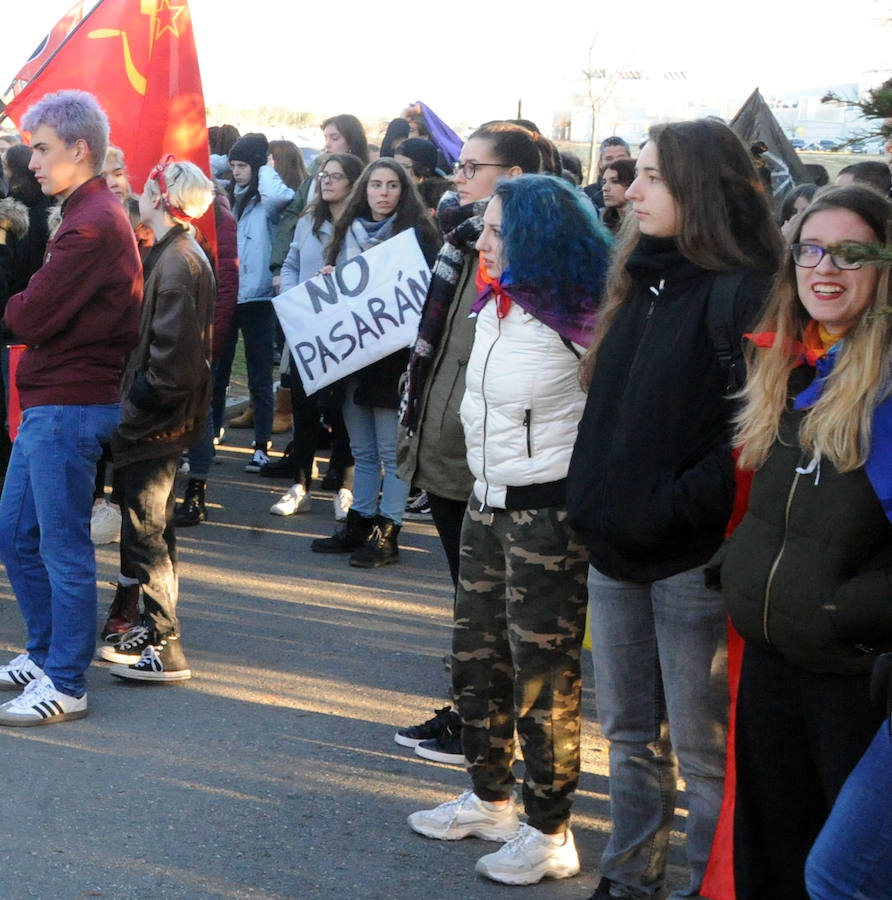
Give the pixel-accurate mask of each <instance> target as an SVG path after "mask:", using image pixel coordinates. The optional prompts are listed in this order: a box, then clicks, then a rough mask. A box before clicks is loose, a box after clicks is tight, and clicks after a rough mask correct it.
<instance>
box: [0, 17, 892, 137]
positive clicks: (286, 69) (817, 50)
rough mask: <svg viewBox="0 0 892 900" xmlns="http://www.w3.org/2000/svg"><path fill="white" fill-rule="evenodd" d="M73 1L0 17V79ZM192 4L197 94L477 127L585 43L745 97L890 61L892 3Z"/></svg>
mask: <svg viewBox="0 0 892 900" xmlns="http://www.w3.org/2000/svg"><path fill="white" fill-rule="evenodd" d="M170 2H171V3H176V2H177V0H170ZM70 5H71V0H39V2H33V3H17V4H16V5H15V11H14V12H13V11H9V12H8V13H7V15H6V16H5V17H4V26H3V50H4V52H3V56H2V66H3V67H4V68H7V67H8V69H9V71H2V72H0V78H2V80H3V84H4V87H5V85H6V84H8V82H9V79H10V78H11V77H12V75H13V74H14V73H15V71H16V70H17V69H18V67H19V65H21V63H22V62H24V60H25V59H26V58H27V56H28V55H29V54H30V52H31V50H33V48H34V46H35V45H36V44H37V43H38V41H39V40H40V38H41V37H42V36H43V35H44V34H45V33H46V32H47V31H48V30H49V28H50V27H51V26H52V25H53V24H54V23H55V21H56V20H57V19H58V18H59V17H60V16H61V15H62V14H63V13H64V12H65V11H66V10H67V9H68V7H69V6H70ZM189 7H190V10H191V12H192V18H193V23H194V27H195V35H196V43H197V46H198V55H199V62H200V65H201V70H202V78H203V82H204V88H205V97H206V99H207V102H208V103H215V102H229V103H233V104H236V105H254V104H257V105H260V104H262V103H266V104H272V105H277V104H283V105H288V106H291V107H293V108H296V109H301V110H312V111H318V112H324V113H327V114H333V113H339V112H353V113H356V114H357V115H361V116H371V115H381V116H387V117H390V116H395V115H398V114H399V112H400V110H401V109H402V108H403V107H404V106H405V105H406V104H407V103H408V102H409V101H412V100H417V99H420V100H424V101H425V102H426V103H427V104H428V105H429V106H431V107H432V108H433V109H434V110H435V111H436V112H438V113H439V114H440V115H441V116H442V117H443V118H444V119H447V120H449V121H451V122H455V123H458V122H466V123H468V124H476V123H478V122H480V121H482V120H485V119H490V118H496V117H499V116H511V115H514V114H515V110H516V105H517V100H518V98H523V101H524V114H525V115H528V116H529V117H531V118H536V115H537V114H538V115H539V116H540V117H543V118H544V117H545V115H546V112H547V111H548V110H550V109H551V108H553V107H555V106H558V107H559V106H563V105H564V104H565V102H566V99H567V97H568V95H569V94H570V93H571V92H572V90H573V87H574V85H578V84H579V73H580V72H581V70H582V69H583V68H585V67H586V66H587V58H588V46H589V44H590V43H591V42H592V41H593V40H594V41H595V48H596V52H595V63H596V64H597V65H598V66H605V67H608V68H610V67H618V66H628V67H631V68H638V69H647V70H651V71H653V70H656V71H660V72H661V71H685V72H687V74H688V78H687V82H680V83H679V90H687V91H689V92H691V93H692V94H693V95H694V96H692V97H691V99H692V100H694V101H696V100H697V99H698V97H697V96H696V94H697V92H698V91H702V92H703V96H704V97H705V96H706V95H707V93H708V92H712V95H713V96H714V95H715V93H717V92H719V93H723V94H725V95H729V94H730V95H734V94H739V96H740V100H741V102H742V101H743V100H744V99H745V98H746V96H747V95H748V94H749V93H750V92H751V91H752V89H753V88H754V87H756V86H758V87H760V88H761V89H762V91H763V94H766V95H768V96H771V95H772V94H774V93H777V92H781V91H785V90H791V89H796V88H806V87H815V86H818V87H821V86H823V85H828V86H829V85H833V84H839V83H842V82H860V83H861V84H862V85H866V86H871V85H874V84H879V83H880V82H881V81H882V80H883V79H884V78H885V77H888V75H889V74H890V72H889V66H890V63H892V51H890V50H889V47H890V46H892V26H890V25H888V24H885V25H884V24H883V22H884V20H886V21H888V20H889V18H890V17H892V12H890V4H889V2H888V0H847V2H839V0H834V2H832V3H831V2H829V0H814V2H810V3H803V2H795V3H794V2H785V0H775V2H774V3H762V4H756V3H738V4H730V3H718V2H715V0H673V2H666V0H638V2H636V3H628V2H626V3H613V4H610V3H598V4H596V3H593V2H591V0H564V2H563V3H552V4H548V3H541V2H540V3H536V4H523V6H521V5H520V4H519V3H517V2H515V3H513V4H511V5H508V4H506V3H504V2H498V3H492V2H486V0H483V2H481V0H476V2H474V3H471V2H467V0H459V2H451V3H437V2H433V3H420V4H411V3H401V4H398V5H395V8H393V9H391V10H383V9H382V8H381V4H380V3H377V2H375V0H366V2H357V0H339V2H336V3H328V4H309V3H301V4H298V3H296V2H295V0H253V2H244V0H240V2H238V3H236V2H231V0H190V3H189ZM521 9H533V10H535V12H534V13H532V14H528V15H524V14H523V13H522V12H521ZM605 10H608V11H609V13H605V12H604V11H605ZM620 13H622V14H623V15H624V18H625V21H622V20H621V19H620V15H619V14H620ZM18 57H20V59H19V58H18ZM882 66H885V67H886V69H885V70H884V71H873V72H872V71H871V70H878V69H880V67H882Z"/></svg>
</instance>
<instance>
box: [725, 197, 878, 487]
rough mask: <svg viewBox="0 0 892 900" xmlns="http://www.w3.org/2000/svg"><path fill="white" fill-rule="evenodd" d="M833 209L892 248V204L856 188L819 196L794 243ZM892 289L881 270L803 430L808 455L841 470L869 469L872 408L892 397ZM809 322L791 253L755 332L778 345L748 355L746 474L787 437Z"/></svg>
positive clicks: (743, 422) (740, 441)
mask: <svg viewBox="0 0 892 900" xmlns="http://www.w3.org/2000/svg"><path fill="white" fill-rule="evenodd" d="M831 209H846V210H849V211H850V212H853V213H855V214H856V215H857V216H858V217H859V218H861V219H862V220H863V221H864V222H865V224H867V225H868V226H869V227H870V228H871V229H872V230H873V232H874V234H875V235H876V238H877V241H878V242H879V243H881V244H883V245H884V246H887V247H888V246H889V243H890V212H892V205H890V204H889V203H888V202H887V201H886V200H885V199H883V197H881V196H880V195H879V194H877V193H875V192H874V191H871V190H869V189H868V188H864V187H859V186H857V185H847V186H845V187H839V188H832V189H830V190H828V191H827V192H826V193H824V194H822V195H821V196H820V197H819V198H817V199H816V200H815V201H814V203H812V205H811V206H809V208H808V210H807V211H806V213H805V216H804V217H803V219H802V222H801V223H800V224H799V228H798V229H797V231H796V235H795V237H794V242H795V241H797V240H798V239H799V235H800V233H801V231H802V226H803V225H804V224H805V222H806V221H807V220H808V219H809V218H810V217H811V216H812V215H814V214H815V213H816V212H822V211H824V210H831ZM889 289H890V283H889V272H888V269H882V270H881V271H880V273H879V278H878V280H877V288H876V294H875V296H874V298H873V302H872V303H871V304H870V306H869V307H868V308H867V309H866V310H865V311H864V312H863V313H862V315H861V319H860V320H859V322H858V323H857V324H856V325H855V326H853V327H852V328H851V329H849V331H847V332H846V335H845V337H844V339H843V340H842V342H841V343H840V345H839V350H838V356H837V361H836V363H835V365H834V367H833V371H832V372H831V373H830V375H828V376H827V380H826V384H825V386H824V389H823V390H822V391H821V395H820V398H819V399H818V400H817V402H816V403H815V404H814V406H812V407H811V408H810V409H809V410H808V412H807V413H806V414H805V417H804V418H803V420H802V424H801V426H800V429H799V444H800V446H801V448H802V449H803V451H805V453H807V454H809V455H810V456H812V457H815V456H818V457H821V458H825V459H827V460H829V461H830V462H831V463H832V464H833V465H834V467H835V468H836V469H837V470H838V471H840V472H849V471H851V470H852V469H857V468H858V467H860V466H863V465H864V463H865V461H866V460H867V457H868V456H869V455H870V437H871V435H870V432H871V422H872V418H873V411H874V409H875V408H876V406H877V404H879V403H880V401H881V400H882V399H883V398H884V397H886V396H888V394H889V393H890V392H892V382H890V375H892V346H890V343H892V341H890V338H892V331H890V322H889V315H890V309H889V306H890V299H892V298H890V293H889ZM809 321H810V316H809V314H808V312H807V310H806V309H805V307H804V306H803V305H802V303H801V302H800V300H799V295H798V292H797V289H796V267H795V265H794V263H793V258H792V256H790V255H788V257H787V259H786V261H785V263H784V266H783V269H782V270H781V272H780V275H779V276H778V278H777V281H776V282H775V285H774V289H773V290H772V292H771V295H770V296H769V298H768V303H767V304H766V307H765V312H764V314H763V316H762V320H761V321H760V322H759V324H758V325H757V326H756V328H755V329H754V330H755V332H756V333H761V332H774V333H775V338H774V343H773V345H772V346H771V347H756V346H755V345H750V346H749V347H748V348H747V351H746V354H747V366H748V370H749V374H748V377H747V383H746V386H745V387H744V389H743V390H742V391H741V394H740V396H741V398H742V400H743V407H742V409H741V411H740V414H739V415H738V417H737V434H736V437H735V445H736V446H737V447H739V448H740V465H741V466H742V467H743V468H745V469H758V468H759V467H760V466H761V465H762V464H763V463H764V462H765V460H766V459H767V458H768V454H769V452H770V450H771V447H772V445H773V444H774V443H775V441H777V440H779V439H780V436H779V425H780V419H781V415H782V414H783V412H784V410H785V409H786V407H787V403H788V388H787V382H788V380H789V375H790V372H791V371H792V370H793V369H794V368H795V367H796V365H797V363H798V359H799V357H798V354H797V353H796V351H795V350H794V347H795V345H796V342H799V341H802V339H803V337H804V335H805V329H806V327H807V326H808V324H809Z"/></svg>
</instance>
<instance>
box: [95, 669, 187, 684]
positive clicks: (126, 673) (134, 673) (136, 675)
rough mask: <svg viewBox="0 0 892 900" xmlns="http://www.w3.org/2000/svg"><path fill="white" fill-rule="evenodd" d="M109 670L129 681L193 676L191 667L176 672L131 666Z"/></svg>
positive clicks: (162, 680)
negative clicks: (147, 669) (150, 670)
mask: <svg viewBox="0 0 892 900" xmlns="http://www.w3.org/2000/svg"><path fill="white" fill-rule="evenodd" d="M108 671H109V673H110V674H112V675H114V676H116V677H117V678H126V679H127V680H129V681H156V682H167V681H188V680H189V679H190V678H191V677H192V670H191V669H178V670H177V671H176V672H144V671H142V670H141V669H131V668H130V666H112V667H111V668H110V669H109V670H108Z"/></svg>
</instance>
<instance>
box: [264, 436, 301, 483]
mask: <svg viewBox="0 0 892 900" xmlns="http://www.w3.org/2000/svg"><path fill="white" fill-rule="evenodd" d="M293 455H294V441H289V442H288V446H287V447H286V448H285V452H284V453H283V454H282V455H281V456H280V457H279V458H278V459H275V460H270V461H269V462H268V463H267V464H266V465H265V466H264V467H263V468H262V469H261V470H260V474H261V475H262V476H263V477H264V478H291V477H292V474H293V470H294V462H293V460H292V456H293Z"/></svg>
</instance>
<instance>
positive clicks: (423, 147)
mask: <svg viewBox="0 0 892 900" xmlns="http://www.w3.org/2000/svg"><path fill="white" fill-rule="evenodd" d="M396 152H397V153H399V155H400V156H408V157H409V159H411V160H412V162H414V163H417V164H418V165H419V166H424V167H426V168H428V169H430V170H431V172H433V171H434V169H436V168H437V147H436V145H435V144H433V143H431V141H429V140H427V139H425V138H409V139H408V140H405V141H403V142H402V144H400V145H399V147H398V148H397V150H396Z"/></svg>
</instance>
